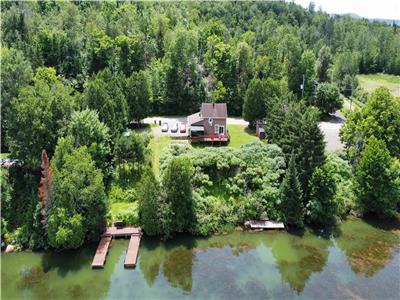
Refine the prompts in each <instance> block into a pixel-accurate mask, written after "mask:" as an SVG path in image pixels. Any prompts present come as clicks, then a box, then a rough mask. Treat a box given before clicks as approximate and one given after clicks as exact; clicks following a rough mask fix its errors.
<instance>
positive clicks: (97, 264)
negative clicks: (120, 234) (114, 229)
mask: <svg viewBox="0 0 400 300" xmlns="http://www.w3.org/2000/svg"><path fill="white" fill-rule="evenodd" d="M111 239H112V237H111V235H108V236H104V237H102V238H101V240H100V243H99V246H97V250H96V254H95V255H94V258H93V262H92V268H94V269H95V268H104V264H105V262H106V256H107V253H108V247H109V246H110V243H111Z"/></svg>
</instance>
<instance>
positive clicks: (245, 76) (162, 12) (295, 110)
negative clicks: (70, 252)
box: [1, 1, 400, 249]
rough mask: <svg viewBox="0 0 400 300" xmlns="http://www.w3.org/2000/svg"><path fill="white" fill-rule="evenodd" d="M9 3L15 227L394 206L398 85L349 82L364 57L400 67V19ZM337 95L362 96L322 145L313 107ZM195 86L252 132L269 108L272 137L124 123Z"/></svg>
mask: <svg viewBox="0 0 400 300" xmlns="http://www.w3.org/2000/svg"><path fill="white" fill-rule="evenodd" d="M1 6H2V12H3V14H2V15H3V16H2V35H1V38H2V45H3V48H2V49H1V56H2V68H1V77H2V80H1V85H2V86H1V88H2V128H1V130H2V138H3V137H6V139H5V140H3V139H2V145H1V146H2V152H3V151H5V152H8V151H9V152H10V157H12V158H13V159H18V160H20V161H21V162H22V166H17V167H12V168H10V169H8V170H2V172H1V178H2V181H1V184H2V190H1V192H2V203H1V205H2V206H1V208H2V219H1V224H2V237H5V238H6V240H7V241H13V240H14V241H15V242H16V243H17V244H19V245H21V246H24V247H31V248H48V247H52V248H60V249H69V248H76V247H79V246H81V245H82V244H83V243H85V242H86V241H91V240H96V239H97V238H98V237H99V234H100V233H101V232H102V230H103V229H104V227H105V226H106V225H107V224H109V223H111V222H112V220H115V219H123V220H124V221H125V222H126V224H130V225H140V226H143V228H144V231H145V233H146V234H149V235H160V236H163V237H165V238H169V237H172V236H173V235H174V234H175V233H177V232H190V233H193V234H198V235H208V234H212V233H216V232H223V231H226V230H229V229H232V228H234V227H235V226H237V225H242V224H243V222H244V221H245V220H247V219H252V218H254V219H264V218H270V219H274V220H278V221H284V222H286V223H287V224H288V225H289V226H290V227H294V226H297V227H302V226H303V225H304V224H316V225H318V226H332V225H333V224H334V223H335V222H336V221H337V220H338V219H340V218H343V217H344V216H346V215H347V214H348V213H349V212H350V211H356V212H360V213H375V214H377V215H378V216H381V217H391V216H393V215H395V214H396V212H397V211H398V209H399V204H398V202H399V199H400V197H399V185H400V180H399V174H400V171H399V168H400V163H399V149H400V145H399V139H398V137H399V136H400V113H399V112H400V109H399V99H398V98H395V97H394V96H393V95H392V94H390V92H389V91H388V90H387V89H385V88H380V89H378V90H376V91H374V92H373V93H371V94H366V93H364V91H363V90H361V89H359V88H358V89H357V85H358V81H357V74H359V73H371V72H387V73H390V74H397V75H398V74H400V65H399V57H400V52H399V49H400V46H399V45H400V36H399V33H398V30H397V27H394V26H393V27H392V26H388V25H384V24H382V23H379V22H373V23H370V22H368V21H366V20H356V19H352V18H351V17H348V16H343V17H340V16H329V15H328V14H325V13H323V12H320V11H315V9H314V7H313V6H312V5H311V6H310V8H309V9H303V8H301V7H300V6H298V5H296V4H294V3H284V2H277V1H275V2H239V3H231V2H221V3H211V2H210V3H194V2H189V3H180V4H176V3H147V2H137V3H120V2H105V3H100V2H97V3H96V2H93V3H92V2H79V3H72V2H54V1H52V2H48V1H43V2H15V3H13V2H2V3H1ZM342 95H343V96H345V97H359V101H360V102H362V103H363V105H362V106H361V105H360V109H359V110H356V111H355V112H352V113H350V115H349V116H348V118H347V120H346V123H345V125H344V127H343V130H342V133H341V134H342V139H343V141H344V143H345V145H346V149H345V152H344V153H338V154H336V153H329V154H327V153H326V152H325V144H324V141H323V134H322V132H321V130H320V128H319V126H318V122H319V121H320V119H321V118H322V117H324V116H326V115H327V114H329V113H332V112H334V111H335V110H337V109H339V108H340V107H341V106H342V99H341V97H342ZM201 102H226V103H227V105H228V110H229V114H230V115H232V116H242V115H243V116H244V118H245V119H246V120H248V121H250V127H251V128H250V129H249V130H252V129H253V127H254V121H256V120H258V119H264V120H265V124H266V125H265V132H266V137H267V139H266V141H265V142H259V141H253V140H255V139H254V138H253V136H251V135H248V134H247V131H245V130H247V129H245V128H244V127H240V126H238V125H235V127H233V126H230V127H229V128H228V129H230V134H231V135H232V137H231V139H232V140H231V144H230V145H228V147H215V148H209V147H192V146H190V145H188V144H177V143H170V139H169V138H164V137H160V136H152V135H151V134H149V133H148V132H146V130H128V129H127V128H138V127H139V128H140V126H142V125H141V124H140V123H139V124H138V121H139V120H141V119H143V118H144V117H146V116H149V115H151V114H157V115H160V114H179V115H182V114H186V113H192V112H194V111H196V110H198V107H199V105H200V103H201ZM170 144H171V145H170ZM378 149H379V151H377V150H378ZM376 184H379V185H380V186H381V187H382V188H378V189H371V186H372V185H376ZM384 188H385V189H386V188H387V189H389V192H387V193H386V192H385V190H384ZM121 203H126V205H125V204H121Z"/></svg>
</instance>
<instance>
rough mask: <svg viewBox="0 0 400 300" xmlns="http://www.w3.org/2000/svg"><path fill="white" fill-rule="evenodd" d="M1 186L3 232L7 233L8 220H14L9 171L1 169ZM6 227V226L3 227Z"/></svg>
mask: <svg viewBox="0 0 400 300" xmlns="http://www.w3.org/2000/svg"><path fill="white" fill-rule="evenodd" d="M0 185H1V189H0V192H1V202H0V204H1V222H2V223H1V225H2V226H1V230H2V235H3V234H4V233H3V232H7V225H8V222H7V221H6V220H11V219H12V211H11V205H12V186H11V184H10V179H9V174H8V170H7V169H3V168H1V169H0ZM3 225H5V226H3Z"/></svg>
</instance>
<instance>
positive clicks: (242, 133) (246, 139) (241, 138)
mask: <svg viewBox="0 0 400 300" xmlns="http://www.w3.org/2000/svg"><path fill="white" fill-rule="evenodd" d="M228 131H229V136H230V141H229V144H228V146H229V147H232V148H239V147H240V146H241V145H244V144H247V143H251V142H254V141H256V140H257V139H258V138H257V137H256V136H255V133H254V132H251V131H250V129H249V128H248V127H247V126H245V125H233V124H228Z"/></svg>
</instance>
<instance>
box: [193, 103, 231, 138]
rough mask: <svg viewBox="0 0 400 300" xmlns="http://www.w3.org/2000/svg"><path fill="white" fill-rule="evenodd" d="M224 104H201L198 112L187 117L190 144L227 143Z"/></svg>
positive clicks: (226, 114) (227, 135) (225, 109)
mask: <svg viewBox="0 0 400 300" xmlns="http://www.w3.org/2000/svg"><path fill="white" fill-rule="evenodd" d="M227 117H228V112H227V108H226V103H202V104H201V109H200V112H197V113H195V114H193V115H190V116H188V117H187V123H188V132H189V139H190V141H192V142H227V141H229V134H228V131H227V127H226V119H227Z"/></svg>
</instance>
